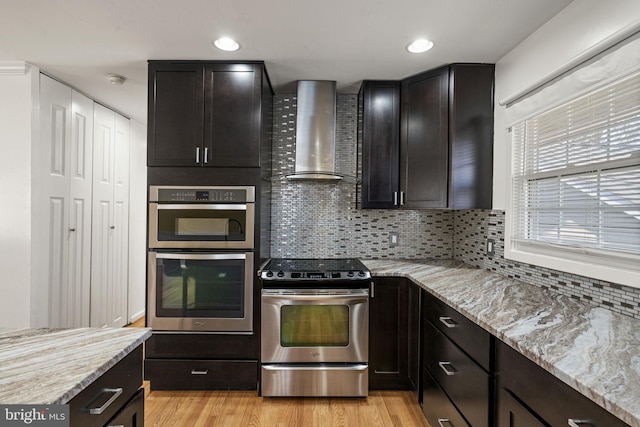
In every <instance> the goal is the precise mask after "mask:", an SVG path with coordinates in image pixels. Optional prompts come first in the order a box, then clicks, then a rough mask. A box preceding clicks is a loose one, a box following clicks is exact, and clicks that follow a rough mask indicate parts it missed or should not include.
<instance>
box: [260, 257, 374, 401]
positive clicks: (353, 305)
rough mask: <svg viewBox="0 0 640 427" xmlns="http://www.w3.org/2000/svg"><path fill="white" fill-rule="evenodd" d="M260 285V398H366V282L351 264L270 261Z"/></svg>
mask: <svg viewBox="0 0 640 427" xmlns="http://www.w3.org/2000/svg"><path fill="white" fill-rule="evenodd" d="M258 274H259V276H260V279H261V280H262V315H261V316H262V323H261V352H260V353H261V362H262V372H261V375H262V381H261V390H262V395H263V396H271V397H275V396H351V397H363V396H367V391H368V385H369V382H368V356H369V283H370V279H371V273H370V272H369V270H368V269H367V268H366V267H365V266H364V265H363V264H362V263H361V262H360V261H358V260H357V259H351V258H349V259H271V260H269V261H268V262H267V263H266V264H265V265H264V266H263V267H262V268H261V270H260V271H259V272H258Z"/></svg>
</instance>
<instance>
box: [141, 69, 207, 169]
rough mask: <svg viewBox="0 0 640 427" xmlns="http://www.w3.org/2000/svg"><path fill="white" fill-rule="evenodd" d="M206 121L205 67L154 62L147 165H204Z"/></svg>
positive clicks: (151, 80) (150, 79) (150, 78)
mask: <svg viewBox="0 0 640 427" xmlns="http://www.w3.org/2000/svg"><path fill="white" fill-rule="evenodd" d="M203 118H204V80H203V66H202V65H201V64H183V63H166V62H151V63H150V64H149V111H148V130H147V140H148V147H147V164H148V165H149V166H199V165H201V164H202V162H203V158H202V155H203V153H202V144H203V139H202V138H203ZM198 157H199V158H198Z"/></svg>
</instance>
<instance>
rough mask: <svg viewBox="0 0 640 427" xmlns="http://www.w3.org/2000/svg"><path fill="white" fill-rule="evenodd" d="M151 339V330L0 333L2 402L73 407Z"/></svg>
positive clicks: (0, 397) (75, 329) (48, 330)
mask: <svg viewBox="0 0 640 427" xmlns="http://www.w3.org/2000/svg"><path fill="white" fill-rule="evenodd" d="M150 336H151V329H148V328H74V329H35V328H25V329H17V330H5V331H0V366H2V368H0V404H30V405H37V404H39V405H49V404H66V403H69V401H71V399H73V398H74V397H75V396H77V395H78V394H80V393H81V392H82V391H83V390H84V389H86V388H87V387H88V386H90V385H91V384H92V383H93V382H94V381H95V380H96V379H98V378H99V377H100V376H101V375H103V374H104V373H105V372H107V371H108V370H109V369H111V368H112V367H114V366H115V365H116V364H117V363H118V362H120V361H121V360H122V359H124V358H125V357H126V356H127V355H128V354H130V353H131V352H132V351H133V350H134V349H136V348H137V347H138V346H139V345H141V344H142V343H143V342H144V341H145V340H146V339H148V338H149V337H150ZM141 380H142V379H141Z"/></svg>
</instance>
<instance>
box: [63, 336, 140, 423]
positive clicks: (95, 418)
mask: <svg viewBox="0 0 640 427" xmlns="http://www.w3.org/2000/svg"><path fill="white" fill-rule="evenodd" d="M141 385H142V345H140V346H138V347H137V348H136V349H135V350H133V351H132V352H131V353H129V354H128V355H127V356H126V357H125V358H124V359H122V360H121V361H119V362H118V363H117V364H116V365H115V366H114V367H112V368H111V369H109V370H108V371H107V372H105V373H104V374H103V375H101V376H100V377H99V378H98V379H97V380H95V381H94V382H93V383H92V384H91V385H89V386H88V387H87V388H86V389H84V390H83V391H82V392H81V393H80V394H78V395H77V396H76V397H74V398H73V399H71V401H69V412H70V414H71V423H70V425H71V427H94V426H96V427H102V426H103V425H105V424H106V423H107V421H108V420H109V419H111V418H112V417H113V416H114V415H115V414H116V412H118V411H119V410H120V409H121V408H122V407H123V406H124V405H125V404H126V403H127V401H129V399H130V398H131V396H133V395H134V393H135V392H136V391H137V390H138V389H139V388H140V386H141ZM90 410H92V411H91V412H94V413H91V412H90Z"/></svg>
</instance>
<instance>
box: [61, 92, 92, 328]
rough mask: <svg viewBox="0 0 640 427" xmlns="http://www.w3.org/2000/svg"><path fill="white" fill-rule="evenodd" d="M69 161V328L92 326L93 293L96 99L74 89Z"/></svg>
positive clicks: (67, 307)
mask: <svg viewBox="0 0 640 427" xmlns="http://www.w3.org/2000/svg"><path fill="white" fill-rule="evenodd" d="M71 112H72V117H71V150H70V161H69V189H70V197H69V209H68V210H69V230H70V231H71V232H70V233H69V240H68V251H69V255H68V266H69V268H68V272H69V274H68V278H67V284H68V288H69V291H68V293H67V298H66V300H65V301H63V303H62V309H63V310H66V312H67V322H66V323H67V325H66V326H67V327H86V326H89V302H90V300H89V296H90V292H91V196H92V185H93V181H92V176H93V174H92V170H93V100H91V99H89V98H87V97H86V96H84V95H82V94H80V93H78V92H76V91H73V93H72V108H71Z"/></svg>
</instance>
